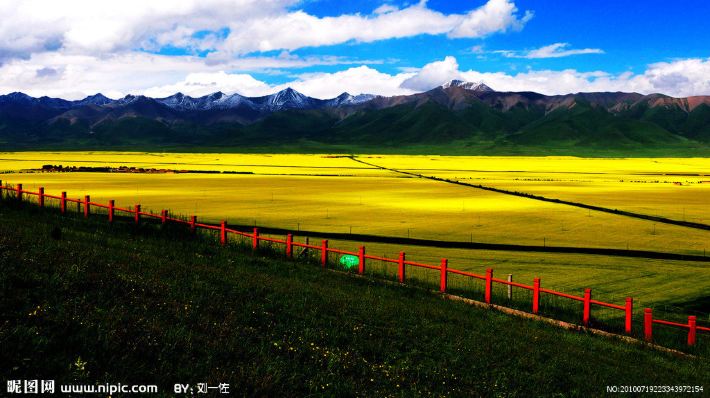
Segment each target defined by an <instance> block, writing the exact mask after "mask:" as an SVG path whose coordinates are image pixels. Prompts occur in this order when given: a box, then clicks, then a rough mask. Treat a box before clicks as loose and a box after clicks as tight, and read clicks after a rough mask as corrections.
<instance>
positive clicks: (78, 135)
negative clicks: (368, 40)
mask: <svg viewBox="0 0 710 398" xmlns="http://www.w3.org/2000/svg"><path fill="white" fill-rule="evenodd" d="M304 143H307V144H309V145H315V146H318V145H323V146H332V147H338V148H342V149H348V148H364V147H368V148H383V149H386V148H391V149H397V148H405V147H408V146H424V147H426V146H433V147H437V146H442V147H452V148H454V147H455V148H458V149H461V150H462V151H464V152H465V149H466V148H472V150H473V148H476V150H477V151H485V149H486V148H488V149H492V150H495V149H498V152H501V150H500V148H507V149H505V150H503V152H505V151H506V150H510V151H513V152H515V149H516V148H561V150H562V153H565V151H566V152H569V153H570V154H573V153H576V152H579V150H580V149H600V150H620V151H634V150H642V149H648V148H658V149H660V150H663V148H672V147H688V148H695V147H698V148H707V147H708V145H710V96H695V97H687V98H673V97H669V96H666V95H662V94H650V95H642V94H638V93H622V92H599V93H576V94H567V95H553V96H547V95H543V94H539V93H534V92H499V91H495V90H493V89H491V88H490V87H488V86H486V85H485V84H483V83H473V82H464V81H460V80H453V81H450V82H447V83H445V84H443V85H441V86H439V87H436V88H434V89H432V90H429V91H426V92H423V93H418V94H413V95H402V96H393V97H383V96H375V95H369V94H360V95H351V94H348V93H343V94H341V95H339V96H337V97H335V98H332V99H317V98H312V97H308V96H306V95H304V94H301V93H299V92H297V91H296V90H293V89H291V88H287V89H285V90H282V91H279V92H277V93H275V94H272V95H267V96H262V97H245V96H242V95H239V94H229V95H228V94H224V93H222V92H216V93H213V94H210V95H206V96H203V97H199V98H193V97H190V96H187V95H184V94H182V93H177V94H174V95H171V96H169V97H165V98H150V97H146V96H142V95H141V96H134V95H128V96H126V97H124V98H120V99H110V98H107V97H105V96H104V95H102V94H96V95H92V96H89V97H86V98H84V99H82V100H78V101H67V100H63V99H59V98H49V97H41V98H34V97H31V96H28V95H26V94H23V93H18V92H16V93H11V94H7V95H2V96H0V145H2V147H4V148H7V149H47V148H61V149H103V148H135V149H148V148H190V149H194V148H202V147H211V148H216V147H219V148H233V149H239V148H243V149H248V148H257V147H258V148H269V147H273V148H277V147H283V146H290V145H299V144H304ZM457 152H461V151H457Z"/></svg>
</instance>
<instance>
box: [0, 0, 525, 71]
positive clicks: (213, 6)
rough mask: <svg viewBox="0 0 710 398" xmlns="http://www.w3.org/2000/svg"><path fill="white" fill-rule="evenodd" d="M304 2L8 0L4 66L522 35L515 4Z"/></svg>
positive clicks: (1, 25) (2, 29)
mask: <svg viewBox="0 0 710 398" xmlns="http://www.w3.org/2000/svg"><path fill="white" fill-rule="evenodd" d="M299 3H300V1H299V0H181V1H173V0H151V1H145V0H123V1H120V2H117V1H110V2H109V1H94V0H72V1H65V2H60V1H55V0H6V1H3V2H0V15H2V16H3V18H2V21H0V62H2V60H4V59H5V60H6V59H11V58H17V57H19V58H25V59H26V58H29V56H30V55H32V54H34V53H41V52H46V51H55V50H61V51H65V52H68V53H70V54H84V55H98V54H112V53H115V52H118V51H128V50H138V49H144V50H150V51H155V50H159V49H161V48H163V47H165V46H172V47H176V48H180V49H185V50H197V51H216V52H220V51H225V52H227V53H229V54H233V55H234V54H236V55H240V54H246V53H251V52H259V51H271V50H279V49H285V50H293V49H297V48H301V47H308V46H320V45H331V44H338V43H345V42H349V41H358V42H372V41H376V40H383V39H391V38H399V37H409V36H415V35H419V34H432V35H438V34H447V35H448V36H449V37H457V38H458V37H466V38H472V37H483V36H486V35H489V34H492V33H496V32H505V31H507V30H516V29H520V28H521V27H522V26H523V25H524V24H525V23H526V22H527V21H528V20H529V19H530V17H531V15H532V14H531V13H529V12H526V13H525V14H524V15H523V16H522V17H520V16H518V14H517V8H516V7H515V4H514V3H513V2H512V1H511V0H489V1H488V2H487V3H486V4H484V5H483V6H481V7H479V8H477V9H474V10H472V11H470V12H468V13H465V14H448V15H447V14H443V13H440V12H437V11H434V10H432V9H430V8H428V7H427V6H426V2H425V1H421V2H419V3H417V4H414V5H412V6H409V7H405V8H402V9H399V8H397V7H394V6H391V5H383V6H381V7H379V8H377V9H376V10H375V11H374V12H373V13H372V14H371V15H361V14H350V15H340V16H333V17H324V18H319V17H316V16H313V15H310V14H308V13H306V12H304V11H301V10H295V11H293V10H292V7H293V6H295V5H297V4H299Z"/></svg>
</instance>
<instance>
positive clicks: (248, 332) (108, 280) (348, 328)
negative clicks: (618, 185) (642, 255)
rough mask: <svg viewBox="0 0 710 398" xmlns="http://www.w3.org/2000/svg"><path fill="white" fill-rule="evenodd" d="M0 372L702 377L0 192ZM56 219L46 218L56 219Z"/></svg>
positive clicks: (347, 377)
mask: <svg viewBox="0 0 710 398" xmlns="http://www.w3.org/2000/svg"><path fill="white" fill-rule="evenodd" d="M0 220H1V222H0V289H1V292H2V293H1V294H0V345H1V346H2V350H0V374H2V375H3V377H4V378H5V379H7V380H12V379H55V380H57V382H58V383H71V382H83V383H94V382H96V383H123V384H128V383H132V384H138V383H146V384H157V385H159V386H160V391H161V393H162V394H165V395H171V394H172V390H173V384H174V383H183V384H185V383H190V384H192V385H194V384H195V383H199V382H208V383H209V384H210V385H216V384H217V383H230V386H231V387H230V390H231V392H232V394H233V395H236V396H305V395H308V396H314V395H315V396H360V395H370V396H412V395H422V396H445V395H446V396H526V397H527V396H551V395H556V396H590V395H591V396H595V395H602V394H604V393H605V392H606V386H607V385H703V383H705V384H706V385H704V388H705V390H706V391H707V389H708V388H710V385H707V381H708V380H710V365H709V364H708V363H707V361H704V360H703V359H683V358H677V357H672V356H669V355H666V354H662V353H659V352H656V351H652V350H648V349H644V348H642V347H636V346H631V345H628V344H624V343H620V342H618V341H612V340H608V339H604V338H599V337H593V336H588V335H584V334H577V333H571V332H567V331H563V330H560V329H557V328H553V327H550V326H547V325H544V324H541V323H539V322H533V321H528V320H523V319H518V318H514V317H510V316H508V315H503V314H500V313H497V312H494V311H487V310H481V309H477V308H472V307H469V306H467V305H464V304H460V303H455V302H449V301H443V300H441V299H440V298H438V297H436V296H435V295H432V294H430V293H427V292H425V291H422V290H417V289H410V288H402V287H398V286H391V285H385V284H382V283H380V282H374V281H371V280H367V279H360V278H354V277H350V276H347V275H343V274H338V273H332V272H323V271H322V270H320V269H319V268H318V267H316V266H313V265H309V264H303V263H297V262H289V261H281V260H274V259H273V258H271V257H263V256H253V255H251V254H248V252H246V251H244V249H243V248H242V247H240V246H238V245H234V246H231V247H228V248H221V247H219V246H218V245H217V244H216V243H215V242H214V240H213V239H212V237H208V236H198V237H195V238H192V237H189V235H188V234H187V231H184V230H182V229H179V228H167V229H164V230H160V228H159V227H157V226H151V225H144V226H142V227H140V228H134V227H133V226H132V225H131V224H129V223H116V225H114V226H108V225H107V224H106V223H105V222H104V220H103V219H96V220H92V221H88V222H87V221H85V220H83V219H80V218H76V217H74V216H67V217H61V216H59V215H58V214H56V212H55V211H54V210H48V211H44V212H41V211H39V210H38V209H36V208H34V207H32V206H26V207H25V208H24V209H21V210H20V209H17V208H16V205H11V204H9V203H8V202H0ZM57 227H59V229H60V230H61V233H57V230H56V228H57Z"/></svg>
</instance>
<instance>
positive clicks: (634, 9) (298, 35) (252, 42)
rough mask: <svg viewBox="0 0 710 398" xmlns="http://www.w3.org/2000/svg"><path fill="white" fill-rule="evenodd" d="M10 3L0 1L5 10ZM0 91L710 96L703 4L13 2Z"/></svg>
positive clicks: (0, 42) (2, 33) (1, 50)
mask: <svg viewBox="0 0 710 398" xmlns="http://www.w3.org/2000/svg"><path fill="white" fill-rule="evenodd" d="M3 7H5V8H3ZM0 11H2V13H3V15H6V17H5V18H3V20H2V21H0V93H5V92H10V91H24V92H28V93H30V94H32V95H50V96H60V97H65V98H80V97H82V96H84V95H89V94H92V93H95V92H98V91H102V92H104V93H106V94H108V95H110V96H113V97H116V96H122V95H125V94H128V93H133V94H147V95H152V96H161V95H170V94H171V93H173V92H175V91H182V92H185V93H187V94H189V95H194V96H198V95H205V94H208V93H210V92H213V91H217V90H221V91H224V92H239V93H242V94H245V95H263V94H267V93H270V92H273V91H275V90H279V89H283V88H285V87H286V86H292V87H294V88H296V89H298V90H300V91H303V92H304V93H306V94H309V95H313V96H316V97H321V98H325V97H330V96H335V95H337V94H338V93H339V92H341V91H349V92H352V93H354V94H357V93H360V92H369V93H374V94H381V95H396V94H409V93H412V92H418V91H423V90H427V89H430V88H433V87H435V86H436V85H439V84H441V83H443V82H444V81H446V80H449V79H452V78H460V79H464V80H476V81H483V82H484V83H486V84H488V85H489V86H491V87H493V88H494V89H499V90H506V91H522V90H532V91H539V92H543V93H545V94H560V93H567V92H577V91H606V90H609V91H616V90H619V91H637V92H642V93H650V92H662V93H666V94H669V95H674V96H687V95H703V94H710V81H709V79H710V78H709V77H708V76H710V58H709V57H710V50H708V48H710V46H708V44H707V43H709V42H710V29H707V17H708V16H710V2H706V1H684V2H680V4H678V3H671V2H667V1H658V0H648V1H643V2H639V1H628V0H627V1H613V2H611V1H604V2H593V1H552V0H538V1H533V0H461V1H444V0H429V1H390V0H350V1H342V0H341V1H333V0H268V1H263V0H262V1H260V0H201V1H198V0H179V1H178V0H172V1H171V0H153V1H151V2H146V1H143V0H140V1H139V0H124V1H122V2H108V1H106V2H96V1H89V0H76V1H73V2H70V3H67V2H62V3H58V2H53V1H51V0H38V1H37V2H33V3H27V2H22V1H21V0H7V1H5V2H4V3H3V4H0Z"/></svg>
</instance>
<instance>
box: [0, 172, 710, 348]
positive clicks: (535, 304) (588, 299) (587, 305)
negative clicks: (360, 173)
mask: <svg viewBox="0 0 710 398" xmlns="http://www.w3.org/2000/svg"><path fill="white" fill-rule="evenodd" d="M3 191H10V192H15V194H16V198H17V199H18V200H20V201H21V200H22V198H23V195H36V196H37V197H38V201H37V204H38V206H39V207H44V206H45V199H46V198H51V199H57V200H59V201H60V211H61V213H62V214H65V213H66V209H67V207H66V204H67V202H70V203H78V204H80V205H83V206H84V216H85V217H88V216H89V214H90V212H91V210H90V209H91V207H98V208H103V209H107V211H108V221H109V222H113V221H114V219H115V212H123V213H127V214H132V215H133V220H134V222H135V223H136V224H139V223H140V221H141V216H145V217H149V218H156V219H159V220H160V221H161V223H162V224H165V223H168V222H171V223H176V224H184V225H187V226H189V227H190V229H191V230H192V231H195V230H196V229H197V228H202V229H207V230H214V231H219V236H220V243H221V244H222V245H225V244H227V242H228V239H229V234H234V235H238V236H242V237H244V238H247V239H249V240H251V241H252V249H253V250H254V251H256V250H258V248H259V242H262V241H265V242H271V243H275V244H282V245H284V247H285V254H286V256H287V257H288V258H292V257H293V248H294V247H301V248H304V249H310V250H315V251H320V254H321V260H320V261H321V265H322V266H323V267H326V266H327V264H328V253H336V254H341V255H344V254H347V255H352V256H356V257H358V260H359V263H358V271H357V272H358V274H360V275H362V274H364V273H365V266H366V262H367V260H376V261H382V262H384V263H393V264H397V279H398V281H399V282H400V283H405V281H406V275H405V266H407V265H409V266H412V267H418V268H424V269H431V270H436V271H438V272H439V273H440V282H439V291H441V292H442V293H446V292H447V290H448V276H449V275H450V274H454V275H461V276H464V277H468V278H473V279H478V280H482V281H484V283H485V293H484V300H485V302H486V303H488V304H491V303H492V291H493V284H494V283H497V284H501V285H506V286H511V287H516V288H519V289H525V290H529V291H532V305H531V310H532V313H533V314H537V313H538V312H539V308H540V293H546V294H550V295H553V296H558V297H562V298H566V299H569V300H574V301H579V302H581V303H583V310H582V324H583V325H584V326H589V322H590V319H591V316H592V309H593V307H592V305H596V306H600V307H605V308H611V309H614V310H619V311H623V312H624V314H625V322H624V330H625V332H626V333H627V334H631V333H632V324H633V298H631V297H627V298H626V302H625V303H624V305H618V304H612V303H606V302H603V301H599V300H594V299H593V298H592V290H591V289H585V291H584V294H583V296H581V297H580V296H574V295H570V294H567V293H562V292H558V291H555V290H550V289H545V288H543V287H541V284H540V278H534V280H533V284H532V285H525V284H522V283H518V282H513V281H508V280H505V279H499V278H495V277H493V270H492V269H490V268H489V269H487V270H486V274H485V275H478V274H474V273H471V272H466V271H461V270H457V269H454V268H449V265H448V260H447V259H445V258H442V259H441V263H440V265H438V266H436V265H430V264H424V263H419V262H415V261H409V260H407V259H406V256H405V253H404V252H400V253H399V257H398V258H387V257H380V256H375V255H370V254H366V253H365V246H360V248H359V250H358V251H357V252H350V251H346V250H340V249H336V248H333V247H329V246H328V241H327V240H323V241H322V244H321V245H320V246H316V245H310V244H308V243H300V242H295V241H294V240H293V235H292V234H288V235H287V236H286V239H285V240H281V239H276V238H271V237H266V236H261V235H259V229H258V228H254V229H253V231H252V232H251V233H248V232H242V231H238V230H236V229H231V228H228V227H227V223H226V221H222V222H221V224H220V225H210V224H203V223H198V222H197V217H196V216H190V218H189V221H185V220H182V219H179V218H173V217H169V215H168V211H167V210H162V211H161V212H160V214H159V215H157V214H153V213H148V212H144V211H142V210H141V206H140V205H139V204H137V205H135V206H134V208H133V209H132V210H131V209H128V208H121V207H116V206H115V202H114V201H113V200H110V201H109V202H108V204H101V203H97V202H91V201H90V196H89V195H86V196H85V197H84V199H83V200H82V199H71V198H68V197H67V193H66V192H62V193H61V196H54V195H49V194H46V193H45V192H44V188H43V187H40V188H39V190H38V192H32V191H28V190H25V189H23V187H22V184H17V187H15V188H13V187H11V186H9V185H5V186H3V185H2V181H0V197H1V196H2V192H3ZM654 324H657V325H666V326H671V327H675V328H679V329H687V330H688V339H687V342H688V345H689V346H693V345H695V344H696V342H697V337H696V336H697V332H698V331H700V332H710V327H704V326H698V325H697V318H696V316H692V315H691V316H688V322H687V323H679V322H671V321H666V320H662V319H654V318H653V311H652V310H651V309H650V308H646V309H645V310H644V319H643V325H644V326H643V336H644V339H645V340H646V341H649V342H651V341H652V340H653V325H654Z"/></svg>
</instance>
